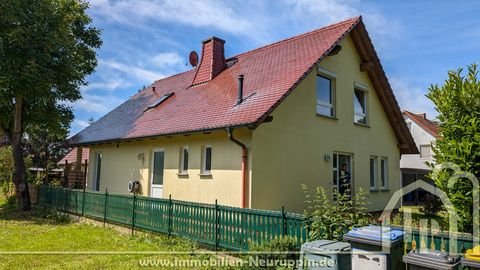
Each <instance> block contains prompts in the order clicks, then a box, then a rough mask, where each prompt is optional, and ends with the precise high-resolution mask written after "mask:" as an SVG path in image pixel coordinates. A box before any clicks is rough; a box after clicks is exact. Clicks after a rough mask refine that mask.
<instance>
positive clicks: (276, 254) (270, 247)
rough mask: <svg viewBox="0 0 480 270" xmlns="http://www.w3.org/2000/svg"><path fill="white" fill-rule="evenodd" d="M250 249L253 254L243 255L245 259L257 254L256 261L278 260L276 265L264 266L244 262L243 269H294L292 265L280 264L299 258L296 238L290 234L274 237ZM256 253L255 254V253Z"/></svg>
mask: <svg viewBox="0 0 480 270" xmlns="http://www.w3.org/2000/svg"><path fill="white" fill-rule="evenodd" d="M250 251H251V252H253V253H254V254H251V255H249V256H248V257H245V258H244V259H245V260H247V261H248V260H249V258H250V257H251V256H258V257H257V258H258V261H259V262H260V261H262V262H278V263H277V265H274V264H273V263H270V264H269V265H266V266H260V265H259V266H254V265H250V266H249V265H247V264H244V267H243V269H248V270H254V269H294V266H293V265H282V262H283V264H285V262H293V261H297V260H298V258H299V252H298V251H299V250H298V246H297V239H296V238H294V237H291V236H284V237H279V238H275V239H273V240H271V241H269V242H265V243H262V244H261V245H256V246H253V247H251V248H250ZM255 253H256V254H255Z"/></svg>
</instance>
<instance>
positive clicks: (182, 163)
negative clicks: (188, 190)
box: [178, 145, 190, 175]
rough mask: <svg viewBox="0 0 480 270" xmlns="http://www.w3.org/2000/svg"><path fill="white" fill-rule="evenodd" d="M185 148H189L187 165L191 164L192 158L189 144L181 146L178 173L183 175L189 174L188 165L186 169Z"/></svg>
mask: <svg viewBox="0 0 480 270" xmlns="http://www.w3.org/2000/svg"><path fill="white" fill-rule="evenodd" d="M185 150H187V154H188V156H187V163H188V164H187V165H190V162H189V159H190V151H189V149H188V145H185V146H182V147H180V162H179V164H178V174H181V175H186V174H188V166H187V169H185Z"/></svg>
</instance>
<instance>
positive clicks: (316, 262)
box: [299, 240, 352, 270]
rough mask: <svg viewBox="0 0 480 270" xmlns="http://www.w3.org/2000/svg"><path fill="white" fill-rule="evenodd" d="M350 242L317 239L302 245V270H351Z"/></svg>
mask: <svg viewBox="0 0 480 270" xmlns="http://www.w3.org/2000/svg"><path fill="white" fill-rule="evenodd" d="M350 251H351V248H350V244H349V243H344V242H338V241H332V240H317V241H312V242H307V243H305V244H303V245H302V248H301V251H300V254H301V255H300V261H301V263H302V265H301V267H300V268H299V269H300V270H302V269H309V270H323V269H329V270H333V269H338V270H350V269H352V268H351V258H350Z"/></svg>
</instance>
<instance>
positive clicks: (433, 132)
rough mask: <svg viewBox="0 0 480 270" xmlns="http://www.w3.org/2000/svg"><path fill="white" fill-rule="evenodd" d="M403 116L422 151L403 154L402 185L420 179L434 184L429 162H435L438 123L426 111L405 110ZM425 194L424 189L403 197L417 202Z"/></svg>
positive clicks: (401, 160)
mask: <svg viewBox="0 0 480 270" xmlns="http://www.w3.org/2000/svg"><path fill="white" fill-rule="evenodd" d="M403 117H404V119H405V122H406V123H407V127H408V129H409V130H410V133H411V134H412V137H413V140H414V141H415V144H416V146H417V148H418V149H419V150H420V153H417V154H404V155H402V158H401V159H400V170H401V171H402V186H408V185H410V184H411V183H414V182H415V181H416V180H419V179H422V180H425V181H427V182H429V183H431V184H433V183H432V181H431V180H430V179H428V174H429V173H430V171H431V167H429V166H428V165H427V163H431V164H434V160H433V157H432V143H433V142H435V140H436V139H437V138H438V137H439V130H438V124H437V123H435V122H434V121H432V120H429V119H428V118H427V114H426V113H412V112H409V111H403ZM423 194H424V192H423V191H417V192H412V193H411V194H410V195H408V196H406V197H404V198H403V202H404V203H415V204H417V203H418V202H419V200H421V199H422V198H423V197H424V196H423Z"/></svg>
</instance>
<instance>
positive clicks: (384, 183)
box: [380, 157, 388, 190]
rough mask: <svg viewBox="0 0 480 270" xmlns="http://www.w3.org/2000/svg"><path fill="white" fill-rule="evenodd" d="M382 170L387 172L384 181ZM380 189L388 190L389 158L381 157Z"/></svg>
mask: <svg viewBox="0 0 480 270" xmlns="http://www.w3.org/2000/svg"><path fill="white" fill-rule="evenodd" d="M384 167H385V168H384ZM382 169H383V170H384V172H385V173H384V174H383V176H384V177H385V179H383V177H382ZM380 188H381V189H382V190H386V189H388V157H381V158H380Z"/></svg>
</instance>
